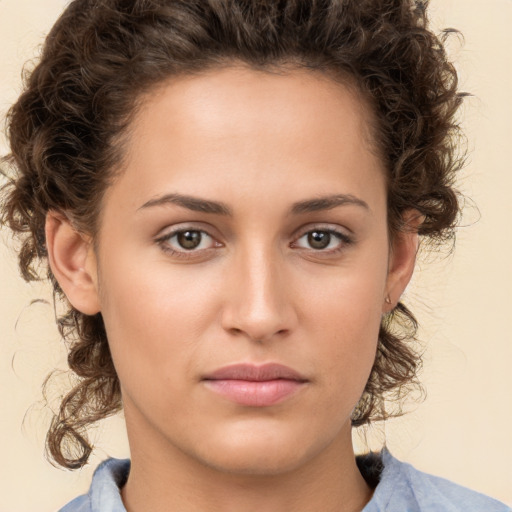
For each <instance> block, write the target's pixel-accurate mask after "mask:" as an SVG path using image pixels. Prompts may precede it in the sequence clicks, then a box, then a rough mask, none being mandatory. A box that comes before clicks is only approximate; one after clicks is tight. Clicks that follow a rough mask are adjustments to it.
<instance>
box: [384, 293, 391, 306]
mask: <svg viewBox="0 0 512 512" xmlns="http://www.w3.org/2000/svg"><path fill="white" fill-rule="evenodd" d="M385 300H386V304H391V299H390V298H389V295H386V299H385Z"/></svg>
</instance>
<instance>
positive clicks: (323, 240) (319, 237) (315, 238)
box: [308, 231, 331, 249]
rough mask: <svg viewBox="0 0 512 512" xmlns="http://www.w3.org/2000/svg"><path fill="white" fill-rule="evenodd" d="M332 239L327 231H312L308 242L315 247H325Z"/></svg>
mask: <svg viewBox="0 0 512 512" xmlns="http://www.w3.org/2000/svg"><path fill="white" fill-rule="evenodd" d="M330 241H331V234H330V233H326V232H325V231H312V232H311V233H309V235H308V243H309V245H311V247H313V248H314V249H325V248H326V247H327V246H328V245H329V243H330Z"/></svg>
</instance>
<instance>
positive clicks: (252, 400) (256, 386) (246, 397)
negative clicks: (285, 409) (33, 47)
mask: <svg viewBox="0 0 512 512" xmlns="http://www.w3.org/2000/svg"><path fill="white" fill-rule="evenodd" d="M203 382H204V383H205V384H206V386H207V387H208V388H209V389H211V390H212V391H214V392H216V393H218V394H220V395H222V396H224V397H225V398H228V399H229V400H231V401H233V402H236V403H238V404H240V405H247V406H253V407H266V406H270V405H275V404H277V403H279V402H282V401H284V400H285V399H286V398H288V397H289V396H291V395H292V394H294V393H295V392H297V391H298V390H299V389H301V388H302V387H303V386H304V384H305V383H306V382H307V379H306V378H304V377H303V376H302V375H300V374H299V373H297V372H296V371H295V370H292V369H291V368H289V367H287V366H283V365H281V364H273V363H270V364H265V365H263V366H255V365H251V364H235V365H232V366H226V367H224V368H220V369H219V370H216V371H214V372H213V373H211V374H209V375H207V376H205V377H204V379H203Z"/></svg>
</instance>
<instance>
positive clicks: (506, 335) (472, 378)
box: [0, 0, 512, 512]
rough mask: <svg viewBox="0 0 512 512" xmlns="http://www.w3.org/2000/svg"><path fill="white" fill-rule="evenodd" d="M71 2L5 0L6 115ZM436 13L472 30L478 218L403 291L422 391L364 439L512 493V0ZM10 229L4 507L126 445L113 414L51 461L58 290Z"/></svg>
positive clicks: (22, 505)
mask: <svg viewBox="0 0 512 512" xmlns="http://www.w3.org/2000/svg"><path fill="white" fill-rule="evenodd" d="M64 3H65V2H64V1H63V0H0V62H1V63H2V68H1V70H2V71H1V75H0V111H1V112H2V113H4V112H5V110H6V109H7V108H8V105H9V103H10V102H12V101H13V100H14V99H15V98H16V96H17V94H18V93H19V90H20V80H19V77H20V70H21V67H22V64H23V63H24V62H25V61H26V60H27V59H29V58H33V57H35V56H36V55H37V52H36V50H35V48H36V46H37V45H38V44H40V43H41V42H42V40H43V37H44V34H45V32H46V31H47V30H48V28H49V27H50V26H51V24H52V23H53V22H54V20H55V19H56V17H57V16H58V14H59V12H60V11H61V9H62V8H63V6H64ZM432 19H433V23H434V25H435V26H436V27H439V28H442V27H452V26H453V27H456V28H458V29H460V30H461V31H462V32H463V33H464V35H465V38H466V44H465V46H464V47H463V48H461V47H460V45H458V44H457V42H456V41H454V42H453V43H452V44H450V48H451V50H452V55H453V58H455V59H456V62H457V66H458V68H459V70H460V73H461V79H462V87H463V88H464V89H465V90H468V91H471V92H472V93H473V94H474V95H475V97H474V98H472V99H470V100H469V101H467V102H466V106H465V109H464V119H465V121H464V123H465V127H466V130H467V132H468V135H469V141H470V150H471V154H470V160H469V164H468V166H467V168H466V170H465V172H464V174H463V176H462V177H461V181H460V188H461V189H462V190H463V191H464V192H465V193H466V194H468V195H469V196H470V197H471V198H472V199H473V200H474V202H475V203H476V204H477V205H478V207H479V209H480V213H481V218H480V220H478V222H477V223H476V224H475V221H476V220H477V218H478V215H477V213H476V211H475V209H471V208H469V209H468V210H467V212H466V218H465V224H467V225H468V226H469V227H465V228H463V229H460V230H459V234H458V247H457V251H456V252H455V255H454V256H451V257H448V258H445V259H440V258H438V259H437V261H435V262H425V263H421V264H420V266H419V269H418V270H419V272H418V273H417V275H416V276H415V279H414V282H413V283H412V285H411V286H410V287H409V290H408V292H407V295H408V298H409V300H410V302H411V303H412V305H413V309H414V310H415V311H416V312H417V315H418V317H419V319H420V322H421V323H422V325H423V329H422V331H421V337H422V339H423V341H424V342H425V345H426V347H427V352H426V356H425V370H424V372H423V374H422V380H423V383H424V384H425V386H426V388H427V393H428V396H427V400H426V402H425V403H423V404H421V405H420V406H414V409H415V410H414V411H413V412H412V413H411V414H409V415H408V416H407V417H405V418H402V419H400V420H395V421H393V422H390V423H388V424H387V425H386V426H385V427H383V428H381V429H378V430H377V429H375V430H373V431H372V432H370V433H369V443H370V444H372V445H375V444H376V443H378V442H379V440H382V439H383V438H384V437H385V438H386V440H387V443H388V446H389V447H390V449H391V451H392V452H393V453H394V454H395V455H397V456H398V457H401V458H402V459H404V460H407V461H409V462H411V463H413V464H414V465H416V466H417V467H419V468H420V469H423V470H425V471H428V472H432V473H436V474H438V475H442V476H445V477H447V478H449V479H451V480H454V481H456V482H459V483H461V484H464V485H466V486H469V487H472V488H475V489H478V490H480V491H482V492H484V493H487V494H490V495H492V496H495V497H496V498H499V499H501V500H502V501H505V502H506V503H508V504H511V505H512V469H511V468H512V463H511V460H512V440H511V437H512V428H511V427H512V371H511V369H510V368H511V365H510V363H511V361H512V330H511V329H510V322H511V320H512V313H511V311H512V298H511V296H512V270H511V268H512V263H511V262H512V228H511V226H510V224H511V220H512V206H511V198H510V196H511V191H512V168H511V164H510V161H511V159H510V152H511V149H512V130H511V119H512V100H511V96H510V94H511V93H510V84H511V83H512V71H511V70H512V65H511V64H512V63H511V58H510V51H511V50H512V29H511V27H512V0H485V1H484V0H433V1H432ZM4 149H5V146H3V145H2V152H3V151H4ZM2 235H3V238H2V240H0V261H1V265H0V283H1V286H0V326H1V331H0V332H1V333H2V335H1V339H0V396H1V407H2V408H1V411H2V412H1V415H0V456H1V460H2V464H1V467H2V470H1V471H2V475H1V477H0V512H7V511H8V512H33V511H35V510H37V511H39V512H44V511H54V510H57V509H58V508H59V506H61V505H63V504H64V503H65V502H66V501H67V500H69V499H71V498H73V497H74V496H76V495H77V494H79V493H82V492H84V491H85V490H86V489H87V487H88V485H89V481H90V477H91V472H92V469H93V467H94V466H95V465H96V463H97V462H98V460H100V459H103V458H105V457H107V456H108V455H112V456H127V454H128V452H127V446H126V442H125V437H124V432H123V423H122V419H120V418H117V419H113V420H110V421H108V422H106V423H105V424H104V425H102V426H101V427H99V429H98V430H97V431H96V434H95V435H96V437H97V445H98V450H97V454H96V455H95V457H94V459H93V460H92V464H91V465H90V466H88V467H87V468H85V469H83V470H82V471H77V472H74V473H73V472H65V471H62V470H59V469H55V468H53V467H52V466H51V465H50V464H49V463H48V462H46V461H45V459H44V457H43V445H44V435H45V431H46V427H47V425H48V420H49V412H48V410H45V409H44V407H43V405H42V402H41V392H40V385H41V382H42V381H43V379H44V377H45V376H46V374H47V373H48V372H49V371H50V370H52V369H53V368H55V367H57V366H59V365H61V366H62V364H63V361H64V360H65V359H64V358H65V354H64V351H63V348H62V347H61V346H60V344H59V341H58V336H57V334H56V330H55V327H54V325H53V318H52V315H53V312H52V308H51V306H50V305H49V304H45V303H43V302H37V303H35V304H34V305H32V306H30V307H29V304H30V302H31V301H32V300H34V299H45V300H51V295H50V294H49V292H48V290H47V289H45V288H44V286H40V285H38V286H29V285H26V284H24V283H23V282H22V281H21V279H20V278H19V277H18V271H17V267H16V261H15V258H14V255H13V253H12V252H10V251H9V249H8V247H7V245H6V243H10V242H9V241H8V239H7V236H6V233H3V234H2ZM4 242H5V243H4ZM52 393H53V394H55V395H56V396H58V389H57V388H54V389H53V391H52ZM357 442H358V444H361V441H360V440H358V441H357ZM107 447H108V448H107Z"/></svg>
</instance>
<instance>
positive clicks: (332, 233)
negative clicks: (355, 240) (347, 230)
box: [293, 228, 352, 252]
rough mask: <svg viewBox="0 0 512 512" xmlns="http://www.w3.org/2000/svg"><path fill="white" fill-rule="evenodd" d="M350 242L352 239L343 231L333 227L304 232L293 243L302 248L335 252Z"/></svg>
mask: <svg viewBox="0 0 512 512" xmlns="http://www.w3.org/2000/svg"><path fill="white" fill-rule="evenodd" d="M350 243H352V240H351V239H350V238H349V237H348V236H347V235H346V234H344V233H341V232H339V231H336V230H334V229H320V228H318V229H313V230H310V231H308V232H307V233H304V234H303V235H302V236H301V237H300V238H299V239H298V240H297V241H296V242H295V243H294V244H293V245H294V247H300V248H302V249H313V250H315V251H323V252H336V251H339V250H342V249H343V247H344V246H346V245H348V244H350Z"/></svg>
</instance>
